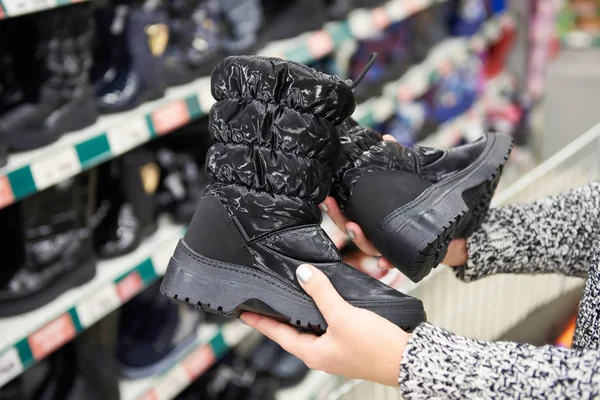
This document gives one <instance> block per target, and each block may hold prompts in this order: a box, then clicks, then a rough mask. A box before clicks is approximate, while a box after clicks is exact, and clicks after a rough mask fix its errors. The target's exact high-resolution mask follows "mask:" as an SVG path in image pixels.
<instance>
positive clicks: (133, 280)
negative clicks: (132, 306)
mask: <svg viewBox="0 0 600 400" xmlns="http://www.w3.org/2000/svg"><path fill="white" fill-rule="evenodd" d="M143 287H144V281H142V277H141V275H140V273H139V272H138V271H133V272H131V273H129V275H127V276H126V277H125V278H123V279H121V280H120V281H119V282H118V283H117V293H118V295H119V297H120V298H121V302H122V303H125V302H126V301H127V300H129V299H131V298H132V297H133V296H135V295H136V294H137V293H138V292H139V291H140V290H142V288H143Z"/></svg>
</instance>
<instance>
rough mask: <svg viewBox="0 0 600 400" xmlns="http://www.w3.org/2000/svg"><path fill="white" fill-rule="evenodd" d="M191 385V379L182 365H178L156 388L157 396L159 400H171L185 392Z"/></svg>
mask: <svg viewBox="0 0 600 400" xmlns="http://www.w3.org/2000/svg"><path fill="white" fill-rule="evenodd" d="M189 384H190V379H189V378H188V376H187V375H186V373H185V371H184V370H183V368H182V367H181V365H177V366H176V367H175V368H173V369H172V370H171V371H169V373H168V374H167V375H165V377H164V379H163V380H162V382H160V383H159V384H158V386H156V388H155V390H156V394H157V397H158V399H159V400H171V399H173V398H174V397H175V396H177V395H178V394H179V393H181V392H182V391H183V389H185V388H186V387H188V385H189Z"/></svg>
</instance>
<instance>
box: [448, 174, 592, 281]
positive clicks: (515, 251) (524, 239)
mask: <svg viewBox="0 0 600 400" xmlns="http://www.w3.org/2000/svg"><path fill="white" fill-rule="evenodd" d="M599 215H600V184H599V183H598V182H594V183H590V184H589V185H586V186H583V187H580V188H576V189H572V190H569V191H566V192H563V193H561V194H559V195H557V196H554V197H549V198H544V199H540V200H537V201H534V202H531V203H526V204H513V205H508V206H504V207H499V208H494V209H491V210H490V213H489V215H488V218H487V219H486V221H485V222H484V224H483V225H482V226H481V228H480V229H479V230H477V231H476V232H475V233H474V234H473V235H472V236H471V237H470V238H469V239H468V240H467V247H468V261H467V263H466V264H465V265H464V266H461V267H457V268H456V274H457V276H458V277H459V278H460V279H463V280H465V281H471V280H475V279H478V278H481V277H484V276H488V275H492V274H498V273H524V274H537V273H560V274H564V275H569V276H580V277H585V276H586V275H587V272H588V269H589V265H590V262H591V258H592V252H593V247H594V240H595V239H596V237H597V235H598V225H599V224H598V222H599Z"/></svg>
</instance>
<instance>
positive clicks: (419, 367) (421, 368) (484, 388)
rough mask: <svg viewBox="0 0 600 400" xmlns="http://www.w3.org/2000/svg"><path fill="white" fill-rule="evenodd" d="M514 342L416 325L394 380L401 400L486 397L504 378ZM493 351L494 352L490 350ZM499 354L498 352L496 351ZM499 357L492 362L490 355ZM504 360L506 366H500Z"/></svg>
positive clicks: (431, 326)
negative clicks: (497, 342)
mask: <svg viewBox="0 0 600 400" xmlns="http://www.w3.org/2000/svg"><path fill="white" fill-rule="evenodd" d="M515 346H518V345H517V344H513V343H506V344H504V346H502V347H499V348H497V349H495V348H494V347H495V345H494V343H488V342H480V341H477V340H471V339H467V338H464V337H461V336H458V335H455V334H453V333H451V332H448V331H446V330H445V329H442V328H438V327H436V326H433V325H431V324H427V323H423V324H421V325H419V327H418V328H417V329H415V331H414V332H413V334H412V337H411V339H410V341H409V342H408V344H407V346H406V349H405V351H404V356H403V358H402V363H401V366H400V375H399V377H398V383H399V385H400V393H401V394H402V397H403V398H404V399H405V400H411V399H428V398H437V397H439V396H440V395H443V397H444V398H449V399H464V398H469V397H470V396H469V395H471V396H472V397H473V398H487V397H486V394H487V393H490V391H491V392H493V390H495V389H494V387H495V386H496V385H497V383H498V381H499V379H502V377H503V375H504V378H506V377H507V376H506V375H507V374H508V372H507V371H506V368H508V367H510V365H508V364H510V363H511V362H512V361H511V360H512V359H511V358H510V357H509V350H510V349H514V347H515ZM494 350H497V351H494ZM498 353H500V354H498ZM496 356H500V357H499V359H500V360H502V359H503V358H505V359H504V360H502V361H501V363H500V364H498V365H495V364H494V362H491V361H492V360H490V358H495V357H496ZM503 363H507V364H506V365H502V364H503Z"/></svg>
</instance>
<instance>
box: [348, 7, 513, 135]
mask: <svg viewBox="0 0 600 400" xmlns="http://www.w3.org/2000/svg"><path fill="white" fill-rule="evenodd" d="M504 27H514V19H513V17H512V16H511V15H510V14H503V15H498V16H496V17H494V18H492V19H490V20H489V21H486V22H485V23H484V24H483V26H482V28H481V29H480V31H479V32H478V33H477V34H476V35H474V36H471V37H468V38H450V39H446V40H444V41H443V42H442V43H440V44H438V45H437V46H436V47H435V48H434V49H433V50H432V51H431V52H430V54H429V55H428V56H427V58H426V59H425V60H424V61H423V62H421V63H420V64H417V65H415V66H413V67H412V68H411V69H409V70H408V71H407V72H406V74H404V75H403V76H402V77H401V78H400V79H398V80H397V81H395V82H391V83H388V84H387V85H386V86H385V87H384V93H383V95H382V96H380V97H377V98H373V99H369V100H367V101H365V102H364V103H362V104H360V105H358V106H357V107H356V111H355V112H354V118H355V119H356V120H357V121H358V122H360V123H361V124H363V125H371V126H372V125H374V124H376V123H380V122H383V121H385V120H387V119H388V118H390V117H391V116H392V115H393V114H394V112H395V110H396V109H397V108H398V107H399V106H400V105H401V104H403V103H408V102H410V101H412V100H414V99H416V98H417V97H419V96H421V95H422V94H424V93H425V92H426V91H427V90H428V89H429V88H430V87H431V85H432V84H433V83H434V82H436V81H437V80H438V79H440V77H442V76H444V75H446V74H448V73H449V72H451V71H452V70H453V69H454V68H455V67H456V66H459V65H461V64H462V63H463V62H464V61H465V60H466V59H467V58H468V57H469V55H470V54H472V53H479V52H482V51H483V50H485V49H486V48H488V47H489V46H490V45H491V44H493V43H495V42H496V41H497V40H498V38H499V37H500V34H501V32H502V29H503V28H504Z"/></svg>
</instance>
